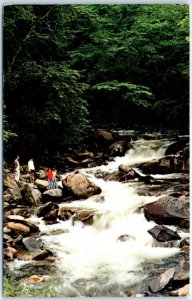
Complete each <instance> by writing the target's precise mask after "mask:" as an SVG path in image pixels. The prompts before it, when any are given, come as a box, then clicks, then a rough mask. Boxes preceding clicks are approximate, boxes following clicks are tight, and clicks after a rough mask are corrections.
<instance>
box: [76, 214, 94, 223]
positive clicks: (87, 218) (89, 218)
mask: <svg viewBox="0 0 192 300" xmlns="http://www.w3.org/2000/svg"><path fill="white" fill-rule="evenodd" d="M74 218H75V219H77V220H80V221H82V222H83V223H84V224H86V225H92V224H93V214H92V213H90V212H87V211H77V212H76V214H75V216H74Z"/></svg>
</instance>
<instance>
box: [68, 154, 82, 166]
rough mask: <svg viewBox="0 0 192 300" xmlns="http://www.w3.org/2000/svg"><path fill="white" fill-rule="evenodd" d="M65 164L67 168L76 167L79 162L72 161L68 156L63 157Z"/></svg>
mask: <svg viewBox="0 0 192 300" xmlns="http://www.w3.org/2000/svg"><path fill="white" fill-rule="evenodd" d="M65 163H67V164H68V165H69V166H72V167H76V166H78V165H79V162H78V161H76V160H74V159H73V158H72V157H70V156H67V157H65Z"/></svg>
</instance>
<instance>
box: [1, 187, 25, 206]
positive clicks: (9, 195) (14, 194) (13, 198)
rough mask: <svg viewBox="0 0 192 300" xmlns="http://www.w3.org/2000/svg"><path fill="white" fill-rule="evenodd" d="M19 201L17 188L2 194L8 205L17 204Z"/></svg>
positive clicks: (19, 195)
mask: <svg viewBox="0 0 192 300" xmlns="http://www.w3.org/2000/svg"><path fill="white" fill-rule="evenodd" d="M21 199H22V195H21V193H20V190H19V187H18V186H17V187H16V188H14V189H12V188H8V189H7V190H6V191H4V192H3V200H4V201H7V202H9V203H13V202H16V203H19V202H20V200H21Z"/></svg>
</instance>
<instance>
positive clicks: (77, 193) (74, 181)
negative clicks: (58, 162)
mask: <svg viewBox="0 0 192 300" xmlns="http://www.w3.org/2000/svg"><path fill="white" fill-rule="evenodd" d="M62 184H63V189H65V188H67V189H70V191H71V193H72V194H73V196H74V197H75V198H76V199H87V198H89V197H91V196H93V195H96V194H100V193H101V189H100V187H98V186H97V185H95V184H94V183H92V182H90V181H89V180H88V179H87V178H86V177H85V176H84V175H82V174H80V173H79V172H75V173H70V174H69V175H68V176H67V177H66V178H65V179H63V180H62Z"/></svg>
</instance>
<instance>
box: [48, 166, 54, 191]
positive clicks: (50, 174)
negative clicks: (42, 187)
mask: <svg viewBox="0 0 192 300" xmlns="http://www.w3.org/2000/svg"><path fill="white" fill-rule="evenodd" d="M47 178H48V190H50V189H52V186H53V173H52V171H51V169H48V172H47Z"/></svg>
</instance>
